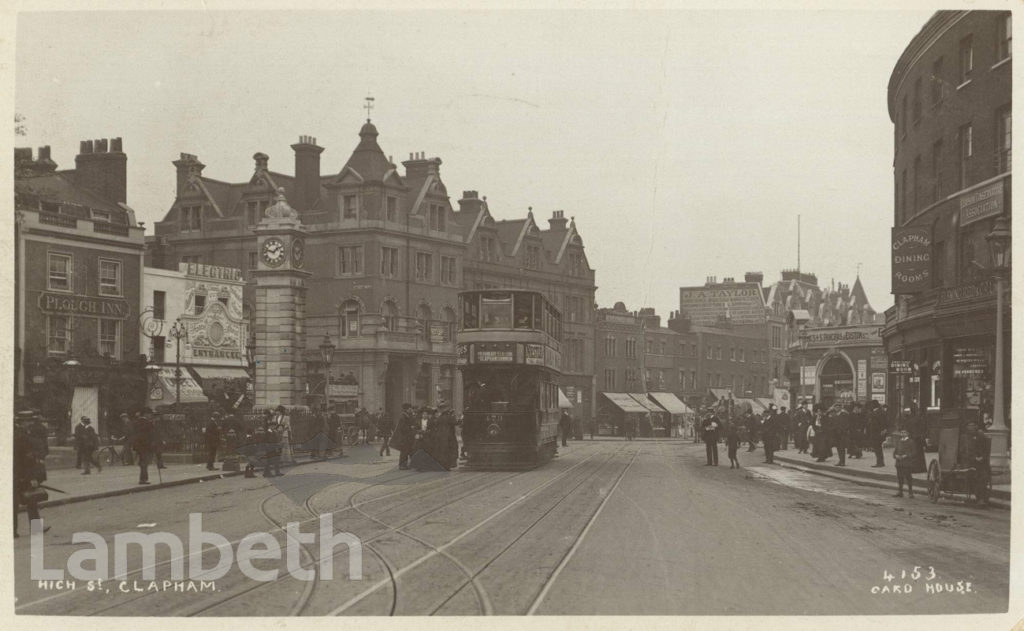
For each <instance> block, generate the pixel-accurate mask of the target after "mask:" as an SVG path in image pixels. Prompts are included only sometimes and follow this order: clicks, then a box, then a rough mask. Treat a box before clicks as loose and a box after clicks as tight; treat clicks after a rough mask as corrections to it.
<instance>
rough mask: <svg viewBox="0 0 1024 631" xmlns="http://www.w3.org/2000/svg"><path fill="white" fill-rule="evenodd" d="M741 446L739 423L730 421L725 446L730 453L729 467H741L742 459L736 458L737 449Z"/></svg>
mask: <svg viewBox="0 0 1024 631" xmlns="http://www.w3.org/2000/svg"><path fill="white" fill-rule="evenodd" d="M739 446H740V432H739V426H738V424H737V423H729V428H728V429H727V430H726V433H725V447H726V449H727V450H728V453H729V468H730V469H739V468H740V461H739V460H738V459H737V458H736V450H737V449H739Z"/></svg>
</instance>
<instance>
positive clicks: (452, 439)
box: [436, 399, 459, 470]
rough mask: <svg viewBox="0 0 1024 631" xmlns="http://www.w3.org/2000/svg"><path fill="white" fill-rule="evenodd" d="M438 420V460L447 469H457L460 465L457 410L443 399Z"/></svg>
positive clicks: (439, 406)
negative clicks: (456, 429) (456, 432)
mask: <svg viewBox="0 0 1024 631" xmlns="http://www.w3.org/2000/svg"><path fill="white" fill-rule="evenodd" d="M436 422H437V429H436V431H437V435H438V442H439V443H440V449H439V450H438V460H439V462H440V463H441V464H442V465H444V467H445V469H448V470H451V469H455V468H457V467H458V466H459V439H458V438H457V437H456V436H455V425H456V423H457V421H456V419H455V412H454V411H453V410H452V408H451V406H449V405H448V402H447V401H445V400H443V399H442V400H441V401H440V402H439V403H438V414H437V419H436Z"/></svg>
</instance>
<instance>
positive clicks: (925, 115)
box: [882, 11, 1012, 463]
mask: <svg viewBox="0 0 1024 631" xmlns="http://www.w3.org/2000/svg"><path fill="white" fill-rule="evenodd" d="M1011 19H1012V18H1011V14H1010V12H1009V11H938V12H936V13H935V14H934V15H933V16H932V17H931V19H929V20H928V21H927V22H926V23H925V24H924V26H923V27H922V29H921V31H920V32H919V33H918V34H917V35H915V36H914V38H913V39H912V40H911V41H910V43H909V44H908V45H907V48H906V49H905V50H904V51H903V54H902V55H900V58H899V59H898V60H897V62H896V66H895V68H894V69H893V72H892V75H891V77H890V79H889V87H888V107H889V118H890V119H891V120H892V122H893V124H894V130H893V136H894V154H895V155H894V158H893V178H894V193H895V195H894V199H893V213H892V217H893V224H892V225H893V229H892V232H893V259H892V264H893V265H892V266H893V286H892V293H893V294H895V295H896V305H895V307H893V308H891V309H888V310H886V312H885V329H884V331H883V333H882V336H883V339H884V342H885V348H886V351H887V352H888V355H889V360H890V364H891V367H892V368H893V370H892V371H891V373H890V375H889V398H890V400H891V401H892V403H893V405H894V406H899V407H908V406H914V407H916V408H918V409H920V410H923V411H925V412H926V414H927V416H928V417H929V419H930V421H938V420H939V419H940V418H942V417H948V418H950V419H952V420H955V419H958V418H967V417H980V418H983V419H986V420H991V419H993V417H994V416H998V414H996V410H997V409H998V408H999V405H997V401H996V390H997V388H996V385H997V381H998V380H999V379H1000V377H1001V380H1002V383H1003V384H1006V386H1007V387H1005V388H1004V389H1003V397H1002V401H1001V402H998V403H1001V404H1002V408H1003V409H1005V410H1008V409H1009V400H1010V388H1009V384H1010V383H1011V378H1010V375H1011V372H1010V366H1011V364H1012V362H1011V361H1009V357H1010V348H1011V346H1012V343H1011V337H1012V334H1011V320H1012V318H1011V317H1010V314H1011V308H1010V305H1011V303H1012V301H1011V300H1005V301H1004V303H1003V304H1004V305H1005V313H1004V314H1003V318H1002V320H1003V326H1004V335H1003V339H1002V345H1001V347H997V342H996V337H997V331H996V328H997V327H996V321H997V313H996V304H997V296H996V290H997V287H998V286H999V283H997V281H996V277H997V276H996V274H997V270H995V269H993V262H994V261H993V257H992V256H991V252H992V250H990V244H989V241H990V240H991V239H990V235H997V234H1005V233H1003V232H997V230H996V228H997V227H999V228H1001V229H1002V230H1008V229H1009V222H1010V219H1011V208H1012V200H1011V146H1012V142H1011V132H1012V124H1011V121H1012V107H1011V104H1012V103H1011V102H1012V50H1011V41H1012V30H1011ZM1002 284H1006V283H1002ZM1000 356H1001V357H1003V358H1005V361H1003V362H1002V366H1003V374H1002V375H997V372H998V371H997V365H998V363H999V362H998V361H997V358H998V357H1000ZM996 426H1000V429H999V435H998V436H995V437H994V438H993V463H995V462H996V460H1001V461H1004V460H1005V447H1006V430H1005V428H1002V427H1001V421H1000V420H996ZM996 438H998V439H999V440H996ZM997 443H998V444H997Z"/></svg>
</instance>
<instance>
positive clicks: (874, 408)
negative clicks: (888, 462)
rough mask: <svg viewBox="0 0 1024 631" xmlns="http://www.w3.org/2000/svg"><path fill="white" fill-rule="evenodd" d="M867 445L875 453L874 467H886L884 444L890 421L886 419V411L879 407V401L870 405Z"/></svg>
mask: <svg viewBox="0 0 1024 631" xmlns="http://www.w3.org/2000/svg"><path fill="white" fill-rule="evenodd" d="M868 407H869V408H870V412H868V425H867V443H868V446H869V447H870V448H871V450H872V451H874V452H875V464H873V465H871V466H872V467H876V468H877V467H884V466H885V454H884V453H883V452H882V442H883V441H885V434H886V430H887V429H888V420H887V419H886V418H885V411H884V410H882V408H881V406H879V405H878V401H871V402H870V403H869V404H868Z"/></svg>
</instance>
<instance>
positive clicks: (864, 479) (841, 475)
mask: <svg viewBox="0 0 1024 631" xmlns="http://www.w3.org/2000/svg"><path fill="white" fill-rule="evenodd" d="M892 452H893V449H892V448H891V447H887V448H885V449H883V450H882V453H883V455H884V456H885V466H884V467H873V466H872V465H873V464H875V454H874V453H873V452H870V451H865V452H864V456H863V457H862V458H853V457H851V456H850V455H849V454H847V456H846V466H845V467H840V466H837V463H838V462H839V458H838V457H837V456H832V457H831V458H829V459H828V460H826V461H825V462H815V459H814V458H812V457H811V455H810V454H802V453H799V452H797V450H796V448H795V447H793V446H792V445H790V448H789V449H786V450H783V451H777V452H775V458H774V459H775V461H776V462H777V463H779V464H780V465H782V466H784V467H792V468H796V469H799V470H801V471H804V472H807V473H814V474H818V475H823V476H827V477H830V478H835V479H839V480H847V481H856V482H858V483H860V484H864V485H867V486H874V487H878V488H884V489H891V490H896V489H897V488H898V485H897V481H896V465H895V462H896V460H895V458H893V456H892ZM755 454H756V455H757V462H758V463H761V462H763V461H764V449H762V448H761V446H760V445H759V446H758V449H756V450H755V451H753V452H748V451H746V448H745V447H744V448H741V450H740V453H739V460H740V462H741V463H742V462H744V460H745V458H744V456H746V460H749V459H750V458H751V457H753V456H754V455H755ZM937 457H938V456H937V454H925V460H926V461H927V462H928V463H931V461H932V459H934V458H937ZM726 460H727V459H726ZM1006 480H1007V482H1006V483H1000V482H999V478H996V479H995V480H994V483H993V484H992V495H991V498H990V499H989V503H991V504H993V505H996V506H1001V507H1004V508H1009V507H1010V484H1009V483H1008V480H1009V478H1008V477H1007V478H1006ZM914 486H915V489H916V491H917V492H919V493H922V494H927V479H926V474H924V473H921V474H915V476H914Z"/></svg>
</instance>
